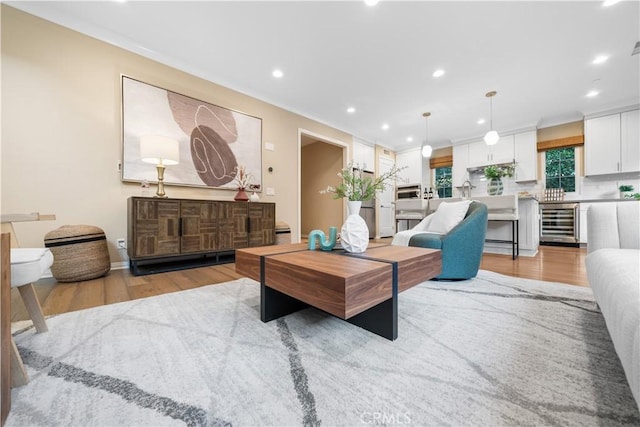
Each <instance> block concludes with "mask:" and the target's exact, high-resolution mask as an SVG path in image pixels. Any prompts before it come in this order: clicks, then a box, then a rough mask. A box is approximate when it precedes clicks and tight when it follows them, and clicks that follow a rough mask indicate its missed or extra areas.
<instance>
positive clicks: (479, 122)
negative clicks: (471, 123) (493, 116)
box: [477, 119, 485, 125]
mask: <svg viewBox="0 0 640 427" xmlns="http://www.w3.org/2000/svg"><path fill="white" fill-rule="evenodd" d="M484 122H485V120H484V119H478V121H477V123H478V124H479V125H483V124H484Z"/></svg>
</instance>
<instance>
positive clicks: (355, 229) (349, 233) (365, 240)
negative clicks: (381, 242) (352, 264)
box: [340, 201, 369, 253]
mask: <svg viewBox="0 0 640 427" xmlns="http://www.w3.org/2000/svg"><path fill="white" fill-rule="evenodd" d="M361 206H362V202H361V201H347V214H348V215H347V220H346V221H345V223H344V224H343V225H342V229H341V230H340V241H341V244H342V247H343V248H344V249H345V250H346V251H347V252H353V253H362V252H364V251H366V250H367V246H369V228H367V223H366V222H365V221H364V219H363V218H362V217H361V216H360V207H361Z"/></svg>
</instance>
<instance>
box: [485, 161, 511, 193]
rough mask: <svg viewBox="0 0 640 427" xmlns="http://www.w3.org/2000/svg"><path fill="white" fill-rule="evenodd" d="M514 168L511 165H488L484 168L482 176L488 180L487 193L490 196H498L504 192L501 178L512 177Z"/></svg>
mask: <svg viewBox="0 0 640 427" xmlns="http://www.w3.org/2000/svg"><path fill="white" fill-rule="evenodd" d="M514 169H515V167H514V166H513V165H507V166H498V165H490V166H487V167H486V168H484V176H485V177H486V178H487V179H488V180H489V183H488V184H487V193H489V195H490V196H498V195H500V194H502V192H503V191H504V184H503V183H502V178H503V177H512V176H513V172H514Z"/></svg>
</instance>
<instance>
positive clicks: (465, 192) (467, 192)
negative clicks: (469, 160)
mask: <svg viewBox="0 0 640 427" xmlns="http://www.w3.org/2000/svg"><path fill="white" fill-rule="evenodd" d="M472 188H474V187H473V185H471V181H469V180H468V179H467V180H466V181H465V182H463V183H462V188H461V190H460V192H461V193H462V198H463V199H470V198H471V189H472Z"/></svg>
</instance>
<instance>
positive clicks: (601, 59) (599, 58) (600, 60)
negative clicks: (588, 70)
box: [591, 55, 609, 64]
mask: <svg viewBox="0 0 640 427" xmlns="http://www.w3.org/2000/svg"><path fill="white" fill-rule="evenodd" d="M607 59H609V57H608V56H607V55H599V56H596V59H594V60H593V61H592V62H591V63H592V64H602V63H603V62H606V61H607Z"/></svg>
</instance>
